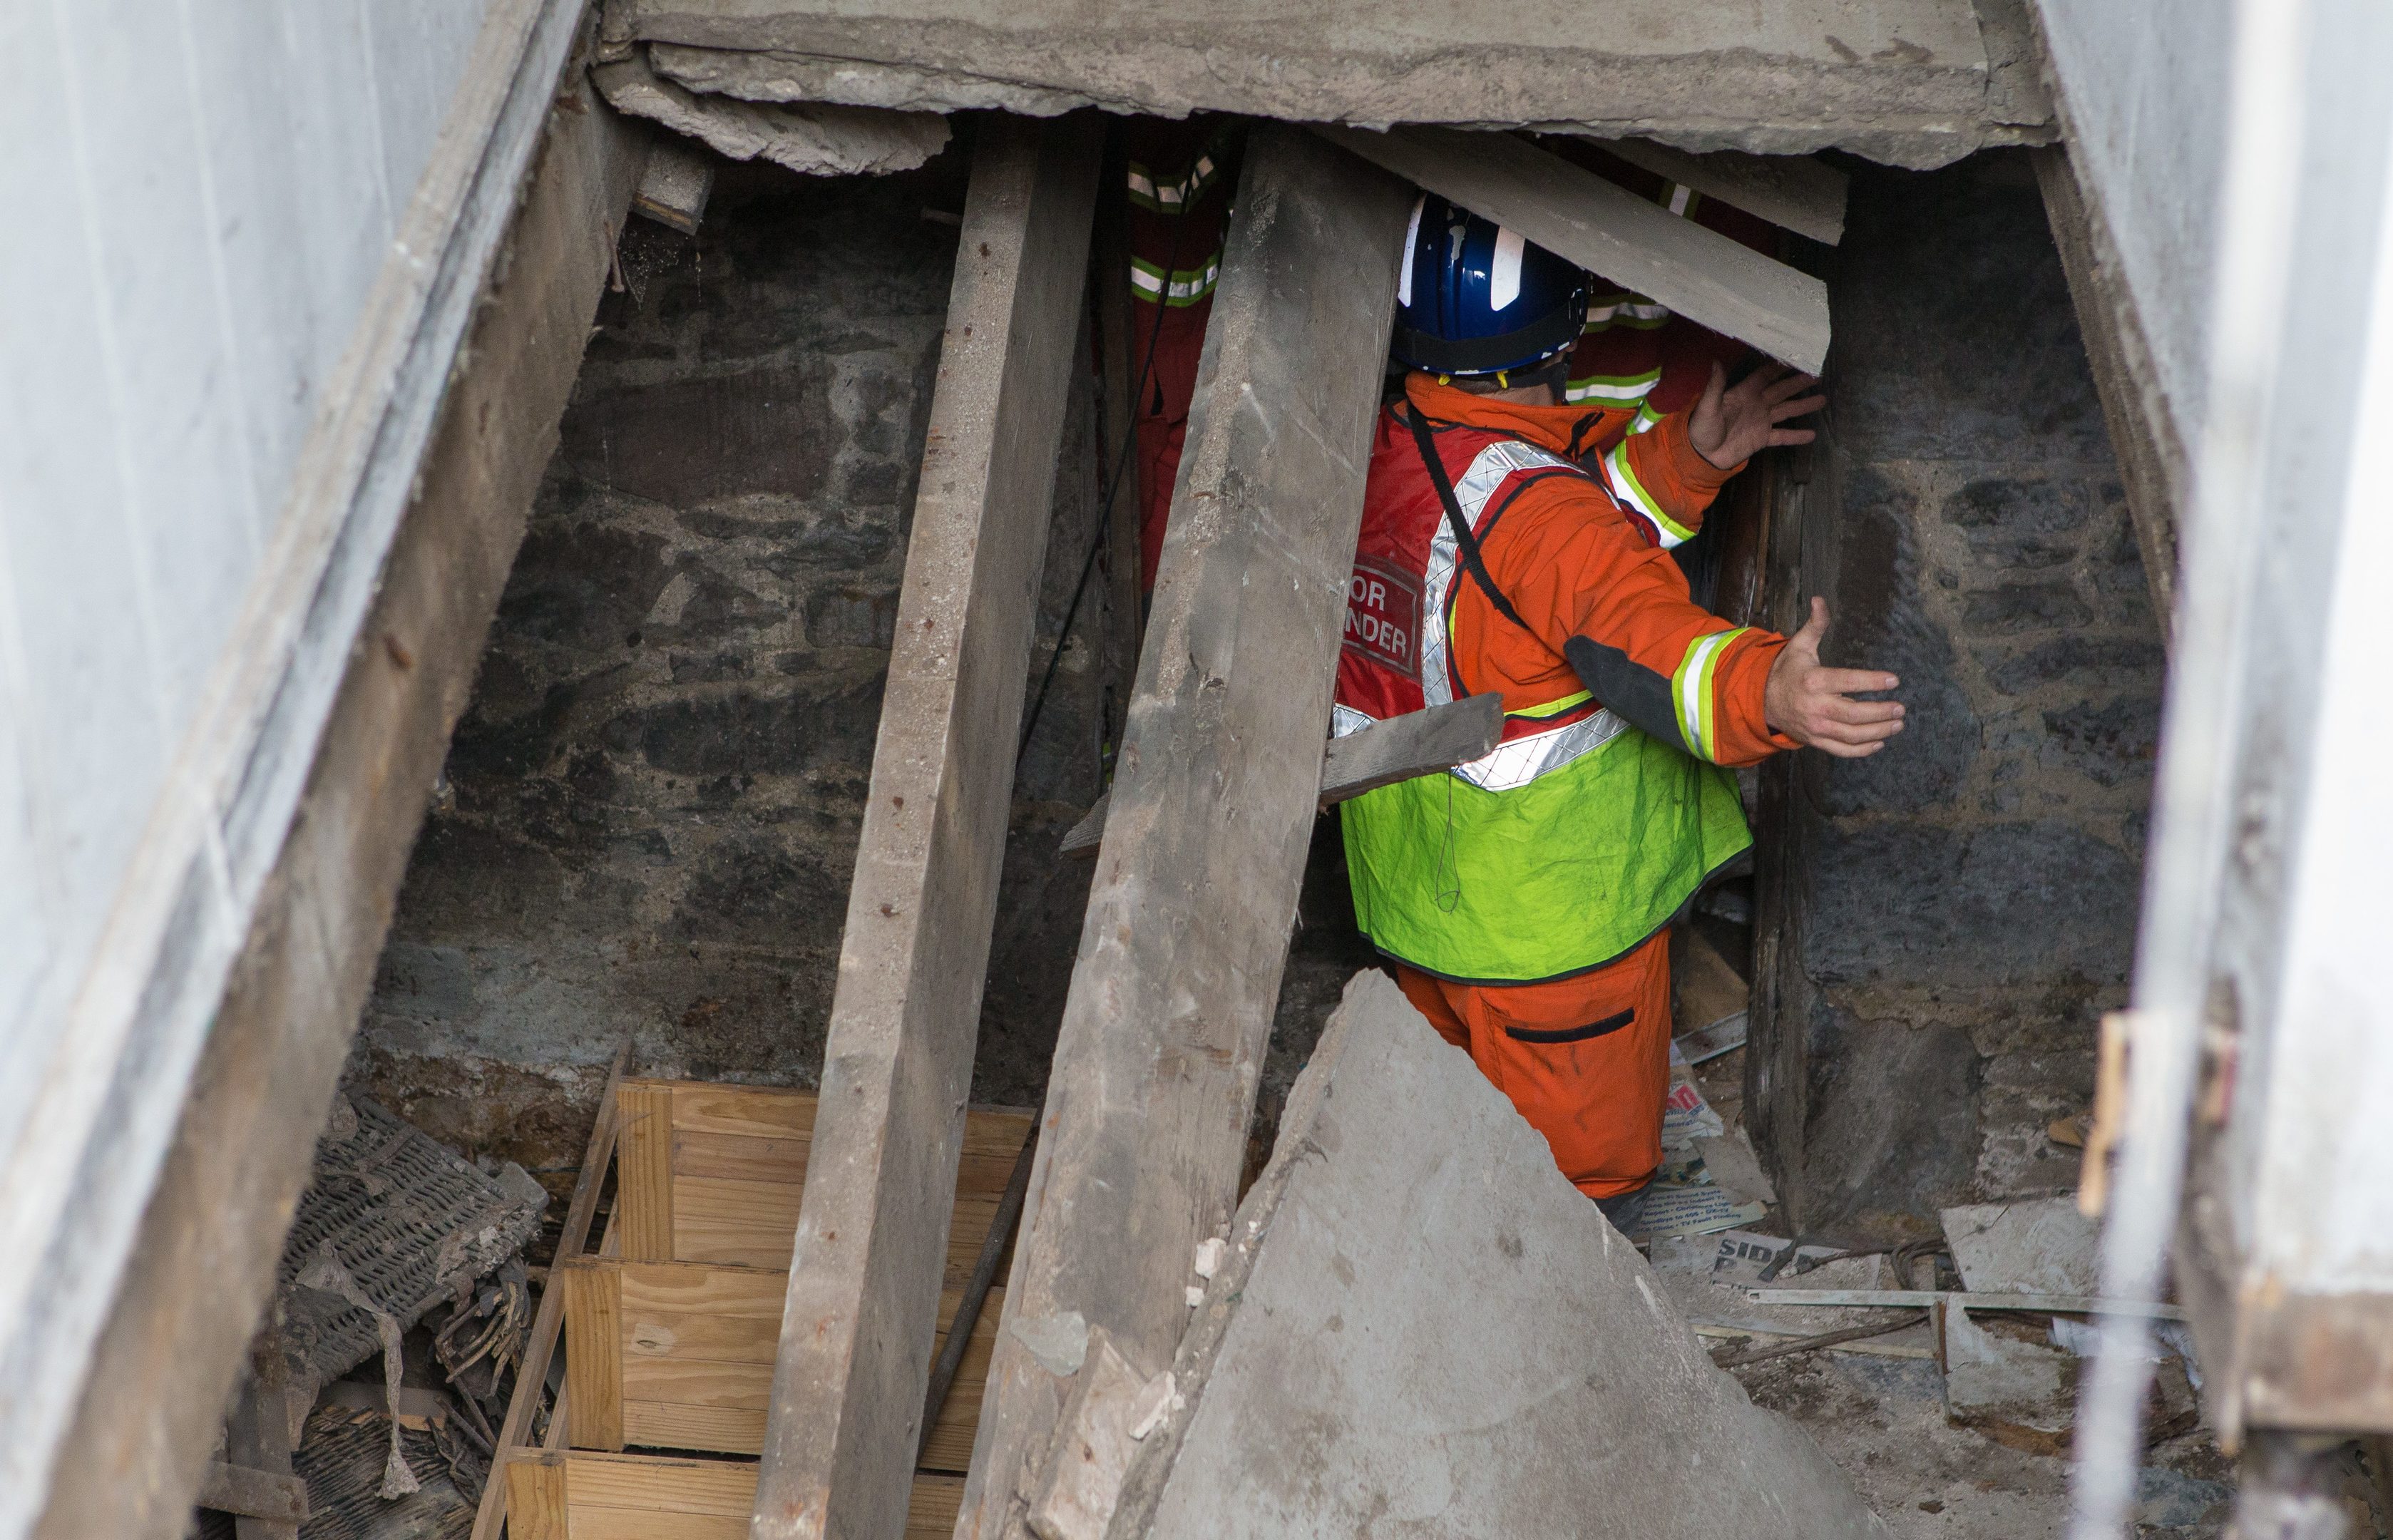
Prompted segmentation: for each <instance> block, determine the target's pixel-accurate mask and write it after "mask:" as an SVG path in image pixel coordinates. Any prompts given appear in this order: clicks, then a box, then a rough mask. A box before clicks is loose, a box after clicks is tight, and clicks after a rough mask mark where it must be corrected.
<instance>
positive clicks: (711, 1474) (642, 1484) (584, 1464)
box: [494, 1450, 964, 1540]
mask: <svg viewBox="0 0 2393 1540" xmlns="http://www.w3.org/2000/svg"><path fill="white" fill-rule="evenodd" d="M494 1479H498V1480H501V1481H503V1482H504V1484H505V1487H506V1489H507V1493H508V1510H509V1513H510V1515H511V1518H510V1519H509V1521H508V1533H509V1536H510V1540H748V1513H749V1509H750V1507H752V1506H753V1504H754V1502H755V1494H756V1467H755V1465H754V1464H753V1463H752V1462H750V1461H746V1460H691V1459H675V1458H673V1457H671V1456H666V1455H608V1454H595V1453H592V1452H589V1451H586V1450H570V1451H559V1452H556V1453H545V1454H531V1453H518V1454H517V1455H513V1456H511V1457H510V1458H509V1459H508V1460H507V1462H506V1464H505V1467H504V1468H503V1470H502V1471H500V1472H498V1473H496V1475H495V1478H494ZM963 1485H964V1483H963V1481H962V1478H961V1477H956V1476H942V1475H921V1476H917V1477H915V1478H914V1481H913V1486H912V1489H911V1491H910V1492H909V1497H908V1502H907V1507H906V1519H905V1532H904V1533H905V1540H948V1536H949V1535H950V1534H952V1533H953V1532H954V1530H955V1523H956V1508H957V1506H958V1504H959V1503H960V1502H961V1498H962V1496H963Z"/></svg>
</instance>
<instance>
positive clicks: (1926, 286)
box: [1748, 151, 2163, 1238]
mask: <svg viewBox="0 0 2393 1540" xmlns="http://www.w3.org/2000/svg"><path fill="white" fill-rule="evenodd" d="M1855 170H1856V175H1855V176H1854V180H1853V184H1852V203H1851V211H1850V219H1849V222H1848V224H1847V227H1846V235H1845V240H1844V243H1843V245H1842V246H1841V248H1840V249H1839V250H1838V252H1837V255H1836V258H1835V261H1834V263H1833V267H1832V272H1833V276H1832V279H1831V295H1832V303H1833V307H1834V315H1835V320H1836V327H1837V342H1836V346H1835V351H1834V353H1833V355H1832V356H1831V359H1830V361H1829V375H1828V379H1829V389H1830V408H1829V412H1828V417H1827V424H1826V425H1827V430H1828V431H1827V433H1826V435H1825V437H1824V442H1823V443H1822V444H1821V445H1818V446H1815V452H1814V453H1813V454H1812V456H1811V462H1810V463H1811V473H1810V474H1811V484H1810V485H1809V486H1808V487H1806V488H1803V489H1801V490H1802V502H1803V504H1804V508H1803V512H1802V516H1801V527H1800V534H1799V555H1798V564H1799V568H1800V586H1801V591H1802V592H1803V593H1806V594H1812V593H1816V594H1825V595H1826V596H1827V598H1828V601H1829V604H1830V607H1831V609H1832V611H1833V613H1834V616H1835V625H1834V628H1833V629H1832V631H1831V633H1830V636H1829V643H1828V646H1827V647H1826V649H1825V652H1824V656H1825V657H1826V659H1827V660H1828V661H1830V662H1832V663H1839V664H1846V665H1860V664H1863V663H1866V664H1868V665H1871V666H1882V667H1886V668H1889V669H1891V670H1893V671H1894V672H1896V673H1898V674H1900V675H1901V676H1902V678H1903V687H1902V689H1901V690H1900V691H1899V692H1898V694H1899V696H1900V698H1902V699H1903V700H1904V701H1905V702H1907V703H1908V704H1909V707H1910V713H1909V719H1908V720H1909V726H1908V730H1907V731H1905V732H1904V733H1903V735H1902V736H1901V737H1898V738H1897V739H1895V740H1894V742H1893V743H1892V744H1891V745H1890V748H1889V749H1887V750H1885V751H1883V752H1881V753H1880V754H1878V755H1876V757H1874V758H1871V759H1868V760H1863V761H1835V760H1830V759H1827V758H1826V757H1824V756H1823V755H1819V754H1815V753H1806V754H1802V755H1798V756H1791V757H1790V758H1789V759H1788V760H1786V761H1784V762H1781V763H1779V764H1778V765H1777V766H1776V767H1775V768H1773V770H1772V771H1771V772H1770V775H1771V777H1772V792H1773V795H1772V797H1771V798H1770V799H1769V803H1770V805H1771V807H1772V811H1773V813H1774V814H1775V816H1776V819H1777V824H1778V827H1777V828H1776V829H1774V830H1772V831H1769V832H1766V833H1765V842H1766V846H1767V848H1766V852H1765V858H1764V863H1763V882H1762V888H1763V898H1762V923H1763V940H1764V946H1763V948H1762V952H1761V958H1762V966H1763V968H1764V972H1765V973H1766V975H1767V976H1765V977H1764V978H1763V979H1761V980H1760V981H1759V1000H1758V1004H1759V1019H1758V1021H1757V1038H1756V1047H1757V1051H1756V1052H1755V1054H1754V1055H1753V1064H1752V1066H1751V1073H1752V1075H1753V1077H1754V1078H1753V1079H1752V1080H1750V1081H1749V1082H1748V1092H1749V1097H1750V1101H1749V1104H1751V1105H1754V1106H1755V1107H1756V1108H1757V1109H1758V1110H1757V1114H1756V1116H1757V1122H1758V1123H1759V1124H1760V1125H1761V1132H1762V1134H1763V1137H1764V1142H1765V1143H1766V1144H1768V1145H1769V1146H1771V1147H1772V1149H1773V1150H1774V1152H1775V1154H1776V1155H1777V1157H1778V1159H1779V1161H1780V1162H1781V1164H1782V1166H1783V1167H1784V1168H1785V1171H1786V1173H1787V1174H1788V1176H1789V1177H1790V1179H1791V1180H1790V1181H1789V1182H1788V1183H1787V1185H1786V1187H1783V1188H1782V1192H1784V1191H1787V1190H1788V1189H1789V1188H1791V1190H1792V1193H1793V1194H1794V1199H1793V1204H1794V1215H1795V1218H1796V1220H1797V1221H1798V1223H1799V1224H1800V1225H1801V1226H1802V1227H1803V1228H1804V1229H1805V1231H1806V1233H1807V1234H1810V1233H1850V1234H1851V1235H1853V1236H1854V1237H1855V1238H1861V1237H1863V1236H1865V1235H1890V1234H1899V1233H1905V1232H1910V1231H1916V1230H1920V1229H1923V1228H1926V1227H1930V1226H1932V1225H1933V1223H1934V1209H1935V1207H1936V1206H1937V1205H1939V1204H1948V1203H1954V1202H1960V1201H1969V1200H1973V1199H1990V1198H1998V1197H2003V1196H2009V1195H2019V1194H2030V1193H2042V1192H2050V1191H2054V1190H2058V1189H2061V1188H2065V1187H2068V1186H2070V1185H2072V1184H2073V1182H2074V1181H2075V1178H2076V1160H2075V1157H2074V1153H2073V1151H2070V1150H2068V1149H2065V1148H2062V1147H2060V1146H2058V1145H2056V1144H2054V1143H2053V1142H2051V1141H2050V1140H2049V1139H2048V1138H2047V1137H2046V1133H2045V1129H2046V1125H2047V1124H2048V1123H2049V1122H2050V1121H2051V1120H2052V1119H2053V1118H2055V1117H2059V1116H2068V1115H2071V1114H2073V1113H2076V1112H2078V1111H2080V1110H2082V1109H2083V1108H2084V1107H2085V1106H2086V1104H2087V1102H2088V1099H2089V1097H2090V1092H2091V1064H2092V1042H2093V1035H2094V1032H2095V1028H2096V1024H2097V1022H2098V1019H2099V1012H2100V1011H2103V1010H2104V1009H2107V1008H2110V1007H2113V1006H2115V1005H2117V1004H2119V1003H2121V1002H2122V1001H2123V999H2124V996H2125V982H2126V978H2127V973H2128V969H2129V964H2130V961H2131V959H2132V956H2133V949H2134V941H2135V923H2136V912H2137V905H2138V883H2139V881H2140V868H2141V861H2142V850H2143V841H2144V827H2145V816H2146V806H2147V803H2148V800H2149V795H2150V781H2151V763H2152V754H2153V749H2154V742H2155V737H2156V732H2157V727H2158V718H2159V702H2160V691H2161V679H2162V662H2163V655H2162V647H2161V643H2160V637H2159V633H2158V630H2157V627H2156V624H2155V621H2154V618H2153V615H2152V613H2151V605H2150V603H2149V599H2148V595H2147V590H2146V585H2145V579H2144V574H2143V571H2142V568H2141V566H2140V564H2139V561H2138V555H2137V549H2136V543H2135V540H2134V537H2133V533H2132V531H2131V529H2130V528H2129V525H2128V522H2127V514H2126V506H2125V499H2124V496H2123V494H2122V491H2121V489H2120V486H2119V482H2118V479H2117V474H2116V470H2115V467H2114V465H2113V463H2112V456H2111V451H2110V446H2109V442H2108V439H2107V438H2106V437H2105V433H2104V428H2103V424H2102V418H2101V413H2100V411H2099V407H2098V405H2097V403H2096V400H2095V397H2094V390H2093V385H2092V382H2091V379H2090V377H2089V375H2088V373H2087V370H2086V360H2085V352H2084V348H2083V346H2082V344H2081V342H2080V340H2079V338H2078V334H2077V330H2076V323H2075V319H2074V315H2073V311H2072V308H2071V306H2070V299H2069V294H2068V290H2067V287H2066V285H2065V283H2064V281H2063V280H2062V277H2061V271H2060V261H2059V258H2058V256H2057V254H2056V253H2055V251H2054V248H2053V244H2052V241H2051V237H2050V235H2049V232H2048V230H2047V228H2046V223H2045V219H2044V215H2043V210H2042V205H2041V203H2040V202H2039V200H2038V197H2037V193H2036V190H2035V182H2034V179H2033V175H2032V172H2031V168H2030V167H2029V165H2028V164H2027V163H2026V162H2025V160H2024V158H2023V156H2022V155H2021V154H2020V153H2019V152H2014V151H1997V152H1991V153H1988V154H1983V155H1980V156H1978V157H1976V158H1974V159H1972V160H1970V161H1968V162H1965V163H1961V164H1958V165H1955V166H1953V167H1950V168H1947V169H1945V170H1943V171H1940V172H1935V173H1929V174H1924V175H1923V174H1914V173H1903V172H1896V171H1888V170H1883V169H1879V168H1873V167H1856V168H1855ZM1787 576H1792V574H1791V573H1787V572H1785V571H1784V564H1783V563H1782V573H1781V581H1782V583H1783V581H1784V578H1785V577H1787ZM1782 596H1785V597H1792V595H1791V594H1787V595H1782ZM1773 884H1774V886H1773ZM1773 892H1774V893H1775V894H1776V895H1777V896H1776V900H1775V904H1774V906H1773V900H1772V896H1771V895H1772V893H1773ZM1773 936H1774V938H1775V941H1776V946H1775V952H1774V957H1775V964H1774V966H1772V964H1771V962H1770V959H1771V957H1772V947H1771V946H1770V942H1771V941H1772V938H1773ZM1773 1077H1775V1083H1774V1084H1773V1083H1772V1080H1773Z"/></svg>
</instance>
